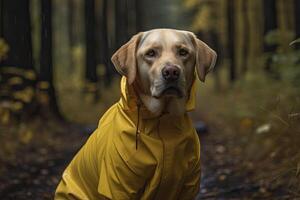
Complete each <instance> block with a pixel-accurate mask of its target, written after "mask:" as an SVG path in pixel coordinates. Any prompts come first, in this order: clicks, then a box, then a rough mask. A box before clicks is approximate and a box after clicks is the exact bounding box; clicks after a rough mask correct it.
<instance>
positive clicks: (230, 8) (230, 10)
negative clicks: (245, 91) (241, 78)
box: [227, 0, 236, 82]
mask: <svg viewBox="0 0 300 200" xmlns="http://www.w3.org/2000/svg"><path fill="white" fill-rule="evenodd" d="M227 19H228V33H227V34H228V51H229V52H228V56H229V59H230V66H229V80H230V81H231V82H233V81H234V80H235V79H236V62H235V43H234V41H235V35H234V34H235V27H234V23H235V22H234V1H233V0H228V1H227Z"/></svg>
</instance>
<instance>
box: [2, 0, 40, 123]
mask: <svg viewBox="0 0 300 200" xmlns="http://www.w3.org/2000/svg"><path fill="white" fill-rule="evenodd" d="M0 24H1V37H2V38H3V39H4V41H5V43H6V44H7V45H8V46H9V49H7V50H8V51H7V52H6V56H4V57H2V56H1V58H0V77H1V78H0V106H1V107H2V106H4V109H5V110H7V111H8V112H10V113H14V114H16V115H15V116H16V117H17V118H18V116H21V115H22V116H24V114H26V116H28V115H29V114H30V113H33V112H34V110H35V109H34V108H35V105H36V104H35V103H34V96H35V90H34V87H35V84H36V73H35V70H34V68H33V58H32V42H31V26H30V25H31V23H30V13H29V0H22V1H18V0H1V18H0ZM2 110H3V109H2ZM24 111H25V112H24Z"/></svg>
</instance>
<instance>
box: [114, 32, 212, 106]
mask: <svg viewBox="0 0 300 200" xmlns="http://www.w3.org/2000/svg"><path fill="white" fill-rule="evenodd" d="M215 61H216V53H215V52H214V51H213V50H212V49H210V48H209V47H208V46H207V45H206V44H205V43H203V42H202V41H201V40H199V39H197V38H196V37H195V35H194V34H193V33H191V32H188V31H180V30H174V29H154V30H151V31H147V32H142V33H139V34H137V35H135V36H133V38H132V39H131V40H130V41H129V42H128V43H127V44H125V45H123V46H122V47H121V48H120V49H119V50H118V51H117V52H116V53H115V54H114V55H113V57H112V62H113V63H114V65H115V67H116V69H117V70H118V72H120V73H121V74H122V75H125V76H126V77H127V79H128V83H129V84H132V83H136V85H137V86H138V88H139V90H140V93H143V95H146V96H147V98H148V99H149V98H152V99H164V98H174V99H184V100H186V97H188V92H189V90H190V87H191V85H192V82H193V81H194V71H195V68H196V71H197V74H198V77H199V79H200V80H201V81H204V80H205V75H206V74H207V73H208V72H209V71H210V70H211V69H212V68H213V66H214V64H215Z"/></svg>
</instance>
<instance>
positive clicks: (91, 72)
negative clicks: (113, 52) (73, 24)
mask: <svg viewBox="0 0 300 200" xmlns="http://www.w3.org/2000/svg"><path fill="white" fill-rule="evenodd" d="M94 9H95V0H85V39H86V71H85V78H86V79H87V80H88V81H90V82H93V83H95V82H97V70H96V66H97V64H96V37H95V10H94Z"/></svg>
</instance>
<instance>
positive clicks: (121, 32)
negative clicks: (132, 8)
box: [115, 0, 129, 49]
mask: <svg viewBox="0 0 300 200" xmlns="http://www.w3.org/2000/svg"><path fill="white" fill-rule="evenodd" d="M115 9H116V11H115V15H116V18H115V19H116V22H115V28H116V29H115V30H116V49H118V48H119V47H120V46H122V45H123V44H124V43H125V42H126V41H127V40H128V38H129V34H128V12H127V10H128V2H127V0H116V3H115Z"/></svg>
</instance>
